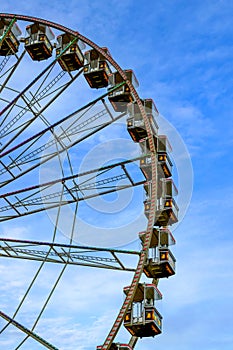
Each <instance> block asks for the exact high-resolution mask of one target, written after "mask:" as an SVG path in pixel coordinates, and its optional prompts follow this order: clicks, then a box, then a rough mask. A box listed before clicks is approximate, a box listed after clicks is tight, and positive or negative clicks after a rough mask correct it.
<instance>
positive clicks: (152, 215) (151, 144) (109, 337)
mask: <svg viewBox="0 0 233 350" xmlns="http://www.w3.org/2000/svg"><path fill="white" fill-rule="evenodd" d="M0 17H4V18H8V19H16V20H22V21H28V22H36V23H42V24H45V25H48V26H49V27H51V28H54V29H58V30H60V31H63V32H66V33H69V34H72V35H74V36H76V37H77V38H79V39H80V40H82V41H83V42H84V43H86V44H87V45H89V46H90V47H92V48H94V49H96V50H97V51H98V52H100V53H101V54H102V55H103V56H104V57H105V58H106V60H107V61H108V62H110V64H111V65H112V66H113V67H114V68H115V69H116V70H117V71H118V72H119V73H120V75H121V77H122V78H123V80H124V81H125V83H126V84H127V85H128V86H129V88H130V91H131V93H132V94H133V96H134V98H135V101H136V102H137V104H138V106H139V109H140V112H141V115H142V117H143V120H144V123H145V127H146V131H147V135H148V143H149V149H150V152H151V160H152V162H151V167H152V186H151V207H150V214H149V217H148V224H147V229H146V237H145V240H144V243H143V247H142V251H141V254H140V258H139V261H138V264H137V267H136V271H135V274H134V276H133V279H132V282H131V286H130V289H129V291H128V294H127V296H126V298H125V300H124V302H123V305H122V307H121V308H120V310H119V313H118V315H117V317H116V320H115V322H114V323H113V326H112V328H111V330H110V332H109V334H108V335H107V337H106V339H105V341H104V343H103V345H102V349H103V350H109V349H110V346H111V344H112V342H113V341H114V339H115V337H116V334H117V333H118V331H119V328H120V326H121V324H122V322H123V320H124V316H125V314H126V312H127V310H128V308H129V306H130V304H131V303H132V301H133V298H134V295H135V292H136V289H137V285H138V283H139V280H140V277H141V275H142V272H143V266H144V264H145V261H146V258H147V254H148V250H149V246H150V241H151V238H152V233H153V225H154V221H155V208H156V198H157V186H156V179H157V157H156V149H155V144H154V138H153V133H152V130H151V126H150V122H149V120H148V117H147V115H146V113H145V110H144V107H143V105H142V103H141V100H140V97H139V95H138V93H137V91H136V89H135V87H134V86H133V85H132V84H131V82H130V81H129V80H128V79H127V77H126V75H125V73H124V71H123V70H122V68H121V67H120V66H119V65H118V64H117V62H116V61H115V60H114V59H113V58H112V57H111V56H110V55H108V54H107V53H106V52H105V51H104V50H102V49H101V48H100V47H99V46H98V45H96V44H95V43H94V42H93V41H91V40H90V39H88V38H87V37H85V36H83V35H81V34H80V33H79V32H77V31H74V30H71V29H69V28H67V27H65V26H62V25H60V24H57V23H54V22H51V21H47V20H44V19H40V18H36V17H31V16H24V15H19V14H7V13H0ZM21 95H23V92H21V93H20V94H19V95H18V97H19V96H21ZM11 104H12V103H11ZM7 108H10V107H7ZM7 108H6V107H5V108H4V109H3V110H2V112H0V114H2V113H3V112H4V111H5V110H6V109H7ZM155 282H156V283H157V282H158V281H155ZM136 340H137V339H136V337H132V338H131V341H130V345H131V346H134V345H135V344H136Z"/></svg>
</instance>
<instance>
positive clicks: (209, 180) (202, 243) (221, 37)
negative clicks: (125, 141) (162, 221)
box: [0, 0, 233, 350]
mask: <svg viewBox="0 0 233 350" xmlns="http://www.w3.org/2000/svg"><path fill="white" fill-rule="evenodd" d="M1 12H3V13H4V12H6V13H18V14H24V15H31V16H36V17H41V18H44V19H48V20H51V21H54V22H58V23H60V24H63V25H65V26H67V27H70V28H72V29H75V30H78V31H79V32H80V33H81V34H83V35H85V36H86V37H88V38H90V39H91V40H93V41H94V42H96V43H97V44H99V45H100V46H107V47H108V48H109V49H110V52H111V54H112V56H113V57H114V59H115V60H116V61H117V62H118V63H119V64H120V65H121V67H122V68H132V69H133V70H134V71H135V73H136V76H137V78H138V80H139V83H140V86H139V88H138V92H139V94H140V96H141V97H143V98H153V100H154V101H155V103H156V105H157V107H158V110H159V111H160V113H161V115H162V116H163V117H164V118H165V119H166V120H167V121H168V123H170V124H172V125H173V127H174V128H175V129H176V132H177V134H178V135H180V137H181V138H182V139H183V141H184V144H185V145H186V147H187V149H188V152H189V154H190V157H191V161H192V167H193V174H194V181H193V193H192V199H191V202H190V206H189V208H188V211H187V213H186V216H185V217H184V218H183V219H182V221H181V222H180V223H179V225H178V227H177V228H176V229H175V231H174V235H175V237H176V240H177V245H176V246H175V247H174V249H173V252H174V255H175V256H176V258H177V274H176V275H175V276H174V277H172V278H170V279H169V280H163V281H161V282H160V285H159V286H160V290H161V292H162V293H163V300H162V301H161V302H159V303H158V309H159V311H160V312H161V314H162V315H163V317H164V326H163V333H162V335H161V336H158V337H157V338H154V339H142V340H139V342H138V344H137V349H142V350H146V349H148V348H149V347H154V346H155V347H157V348H158V349H160V348H164V347H166V349H168V350H169V349H172V350H178V349H179V350H187V349H188V350H194V349H195V350H196V349H197V348H203V349H205V350H217V349H220V348H221V349H224V350H230V349H232V343H233V332H232V331H233V322H232V315H231V310H232V307H233V298H232V292H231V291H232V288H233V285H232V284H233V282H232V280H233V279H232V277H233V274H232V269H233V263H232V249H233V238H232V222H231V218H232V209H233V199H232V194H233V189H232V180H231V173H230V169H232V148H233V142H232V141H233V119H232V116H231V114H232V107H233V106H232V104H233V102H232V101H233V99H232V76H233V71H232V70H233V69H232V59H233V46H232V36H233V27H232V16H233V2H232V1H230V0H225V1H224V0H218V1H217V0H212V1H210V0H209V1H207V0H204V1H199V0H195V1H194V0H192V1H189V2H187V1H184V0H173V1H172V0H164V1H160V2H159V4H158V3H157V2H154V1H147V2H145V1H142V0H139V1H137V2H136V1H133V0H126V1H116V0H112V1H106V0H105V1H101V2H100V1H97V0H92V1H91V0H87V1H84V0H82V1H77V0H76V1H75V0H71V1H69V3H67V2H61V1H54V0H52V1H49V2H48V1H37V2H26V1H17V2H15V1H12V0H9V1H7V2H6V3H5V4H3V5H2V6H1ZM173 148H175V147H174V146H173ZM182 170H183V171H184V169H182ZM187 181H188V180H187ZM185 185H186V184H185V183H183V184H182V183H181V186H184V187H185ZM189 190H190V187H189ZM130 223H131V221H130ZM35 225H36V218H35V217H30V218H27V221H26V220H25V221H24V222H14V223H12V224H11V223H7V224H2V228H1V236H4V235H7V236H8V237H23V238H25V237H34V228H35ZM40 225H41V227H42V228H43V229H44V230H45V229H46V230H48V231H49V230H50V231H51V230H52V224H51V222H50V221H49V220H46V218H44V217H43V218H42V219H41V222H40ZM135 226H137V225H136V224H135ZM135 226H133V228H134V227H135ZM135 230H136V227H135ZM138 247H139V243H138V242H134V243H131V244H128V245H127V249H130V248H132V249H134V248H138ZM1 260H4V259H1ZM36 267H37V266H36V264H33V263H32V264H31V265H29V264H28V262H25V261H22V262H21V261H17V262H15V261H13V262H12V261H7V262H5V261H1V262H0V270H1V276H2V279H1V280H2V282H1V286H0V295H1V296H2V297H1V302H2V303H3V306H2V309H3V310H4V311H8V313H9V314H11V313H12V312H13V310H12V309H13V305H17V302H18V300H19V299H20V296H22V294H23V291H24V290H25V284H27V283H28V281H27V279H28V276H29V275H30V274H33V272H34V271H36ZM58 270H59V267H55V266H52V267H50V266H47V267H46V271H45V274H44V275H45V276H46V279H45V280H43V279H42V280H41V281H40V283H38V285H39V286H40V288H39V287H38V289H37V290H35V291H34V292H33V293H32V295H31V298H30V297H29V299H28V301H27V308H26V309H25V310H27V312H26V311H25V314H26V318H27V322H29V321H30V319H31V318H33V315H34V312H35V313H36V311H37V309H38V308H39V303H40V302H39V300H40V296H43V295H46V294H47V293H48V290H49V283H52V281H53V278H54V275H55V273H56V272H57V273H58ZM74 271H75V272H74ZM66 272H67V274H66V275H65V277H64V279H63V280H62V283H61V284H59V287H58V290H57V292H56V293H55V297H54V301H53V303H52V304H51V307H48V309H47V310H46V317H47V318H46V319H44V320H42V322H41V324H40V325H39V326H38V332H39V333H40V334H41V335H42V334H45V331H49V334H51V335H50V339H49V340H51V341H53V342H54V344H55V345H57V346H58V347H59V348H60V349H64V350H70V349H73V348H74V347H75V348H77V349H79V350H89V349H93V348H95V346H96V345H99V344H101V341H103V340H104V339H105V336H106V335H107V332H108V331H109V330H110V327H111V323H112V321H113V320H114V317H115V315H116V313H117V310H118V308H119V307H120V305H121V303H122V301H123V293H122V288H123V287H124V286H125V285H127V284H129V281H130V280H131V275H130V274H128V273H126V274H123V275H122V274H121V273H118V272H111V271H102V270H101V269H100V270H99V271H95V270H92V269H89V270H88V269H87V268H86V269H84V268H77V269H75V270H74V269H73V268H72V269H71V268H70V267H68V268H67V271H66ZM96 281H98V282H96ZM33 298H34V299H33ZM35 300H37V302H35ZM64 300H66V303H64ZM100 300H104V303H100V302H99V301H100ZM11 305H12V308H11ZM29 310H30V312H29ZM57 315H58V316H57ZM23 316H24V317H23ZM20 317H22V319H25V315H24V314H22V315H21V316H20ZM19 320H20V318H19ZM1 322H2V320H0V325H1ZM53 332H55V333H56V336H55V337H54V336H52V334H53ZM18 336H19V332H18V331H15V329H14V328H13V327H12V328H10V330H9V332H8V333H7V334H6V335H4V336H1V337H2V339H1V338H0V347H1V348H2V349H4V350H5V349H6V350H13V348H14V347H13V345H12V344H14V343H13V340H14V339H16V338H17V337H18ZM122 339H124V340H126V341H127V339H128V335H127V333H126V332H124V331H122V338H121V337H120V336H119V337H118V341H120V342H121V341H122ZM41 348H42V347H40V346H39V345H37V344H35V342H32V341H31V342H30V341H29V342H28V343H25V345H24V346H22V349H25V350H27V349H41Z"/></svg>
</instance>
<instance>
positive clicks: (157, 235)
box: [139, 228, 176, 279]
mask: <svg viewBox="0 0 233 350" xmlns="http://www.w3.org/2000/svg"><path fill="white" fill-rule="evenodd" d="M145 236H146V234H145V232H141V233H139V238H140V239H141V241H142V243H144V240H145ZM173 244H175V239H174V237H173V236H172V234H171V232H170V230H169V229H167V228H162V229H154V230H153V234H152V239H151V243H150V249H149V257H148V259H147V261H146V263H145V265H144V268H143V272H144V273H145V275H146V276H147V277H149V278H156V279H157V278H164V277H170V276H173V275H174V274H175V269H176V259H175V257H174V255H173V254H172V252H171V251H170V249H169V248H168V247H169V246H170V245H173Z"/></svg>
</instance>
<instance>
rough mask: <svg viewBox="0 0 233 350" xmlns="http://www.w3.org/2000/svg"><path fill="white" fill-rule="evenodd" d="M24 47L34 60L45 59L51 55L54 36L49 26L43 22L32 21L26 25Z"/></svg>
mask: <svg viewBox="0 0 233 350" xmlns="http://www.w3.org/2000/svg"><path fill="white" fill-rule="evenodd" d="M26 31H27V34H28V36H27V37H26V38H25V49H26V51H27V52H28V53H29V55H30V56H31V58H32V59H33V60H34V61H42V60H46V59H48V58H49V57H51V56H52V52H53V45H52V43H51V41H52V40H53V39H54V38H55V36H54V34H53V32H52V30H51V28H49V27H48V26H46V25H44V24H40V23H33V24H31V25H28V26H27V27H26Z"/></svg>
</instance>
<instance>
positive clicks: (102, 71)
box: [84, 47, 111, 89]
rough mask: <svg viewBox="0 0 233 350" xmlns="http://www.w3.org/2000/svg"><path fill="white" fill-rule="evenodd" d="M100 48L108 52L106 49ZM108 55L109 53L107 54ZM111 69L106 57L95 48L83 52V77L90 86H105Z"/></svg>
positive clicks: (96, 87) (97, 87)
mask: <svg viewBox="0 0 233 350" xmlns="http://www.w3.org/2000/svg"><path fill="white" fill-rule="evenodd" d="M102 50H103V51H104V52H106V53H107V54H109V52H108V49H107V48H106V47H103V48H102ZM109 55H110V54H109ZM110 74H111V70H110V68H109V65H108V62H107V60H106V58H105V57H104V56H103V55H102V54H101V53H100V52H98V51H97V50H95V49H92V50H89V51H86V52H85V54H84V77H85V78H86V80H87V82H88V84H89V85H90V87H91V88H95V89H99V88H103V87H107V86H108V84H109V76H110Z"/></svg>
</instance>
